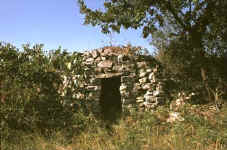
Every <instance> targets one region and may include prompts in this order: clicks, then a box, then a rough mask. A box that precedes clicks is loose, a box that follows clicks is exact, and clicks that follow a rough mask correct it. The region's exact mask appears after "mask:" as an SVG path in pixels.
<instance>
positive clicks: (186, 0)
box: [78, 0, 227, 95]
mask: <svg viewBox="0 0 227 150" xmlns="http://www.w3.org/2000/svg"><path fill="white" fill-rule="evenodd" d="M78 4H79V6H80V12H81V13H82V14H84V15H85V21H84V24H91V25H93V26H100V27H101V29H102V32H103V33H110V32H120V31H121V29H122V27H123V28H125V29H129V28H133V29H138V28H141V29H142V34H143V37H144V38H149V37H151V38H152V41H151V44H153V45H154V46H155V47H156V48H157V49H158V55H160V51H162V54H163V57H162V59H164V60H162V62H164V64H166V66H167V68H169V69H170V71H172V72H174V73H175V74H176V73H177V74H178V75H180V77H181V79H182V81H185V80H187V83H190V86H191V87H195V86H194V85H195V84H197V85H198V83H199V84H202V85H203V86H202V87H205V88H206V89H207V91H208V93H210V92H209V91H210V90H209V89H212V91H213V90H214V89H215V88H217V84H213V83H218V82H217V81H218V80H221V82H222V81H223V79H224V78H225V79H226V77H225V76H226V75H227V73H226V72H225V71H224V70H225V69H224V68H225V64H226V63H227V38H226V37H227V28H226V27H227V15H226V14H227V9H226V8H227V1H226V0H139V1H138V0H106V1H105V2H104V3H103V6H104V8H103V9H96V10H92V9H90V8H88V7H87V5H86V3H85V2H84V0H78ZM159 58H161V57H159ZM208 79H209V82H208ZM192 81H196V82H192ZM210 81H212V84H211V83H210ZM184 83H185V82H184ZM192 83H194V84H192ZM210 87H212V88H210ZM209 95H210V94H209Z"/></svg>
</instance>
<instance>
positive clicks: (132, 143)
mask: <svg viewBox="0 0 227 150" xmlns="http://www.w3.org/2000/svg"><path fill="white" fill-rule="evenodd" d="M164 60H167V59H164ZM81 61H82V58H81V54H80V53H71V54H70V53H68V52H66V51H62V50H61V49H57V50H55V51H52V52H48V53H47V52H44V50H43V47H42V45H35V46H33V47H30V46H29V45H24V47H23V50H18V49H17V48H15V47H13V46H12V45H10V44H4V43H1V44H0V87H1V88H0V99H1V101H0V104H1V105H0V106H1V111H0V117H1V128H0V130H1V131H0V133H1V134H0V136H1V150H10V149H13V150H30V149H33V150H36V149H37V150H40V149H41V150H42V149H43V150H66V149H67V150H68V149H69V150H70V149H72V150H74V149H75V150H77V149H83V150H86V149H87V150H88V149H103V150H104V149H105V150H106V149H110V150H112V149H113V150H115V149H119V150H124V149H126V150H127V149H133V150H139V149H154V150H157V149H158V150H169V149H174V150H177V149H179V150H181V149H186V150H187V149H188V150H189V149H190V150H191V149H195V150H209V149H210V150H213V149H216V150H225V149H227V134H226V133H227V120H226V119H227V118H226V115H227V106H226V105H223V107H222V109H220V110H219V111H217V110H215V111H214V110H212V109H210V107H208V105H204V104H203V105H199V101H200V100H201V97H196V98H195V101H194V104H192V103H191V102H186V105H184V106H183V107H181V108H180V109H179V110H178V112H180V113H181V115H182V117H183V118H184V121H182V122H179V121H177V122H173V123H169V122H167V119H168V117H169V112H171V111H173V110H172V109H170V107H169V104H166V105H164V106H161V107H159V108H158V109H157V110H155V111H154V112H142V111H139V110H128V111H127V112H126V111H124V112H123V114H122V117H121V118H120V119H119V120H118V121H117V123H115V124H109V123H108V122H105V121H103V120H100V119H99V118H97V117H94V115H93V114H92V113H91V112H92V111H91V110H90V108H89V105H87V102H86V101H83V100H79V99H77V98H76V96H75V93H78V92H83V91H80V88H79V83H80V80H81V81H82V80H86V76H84V74H85V72H84V70H83V68H81V65H80V64H81ZM78 75H80V78H77V80H75V79H74V78H73V77H74V76H78ZM169 75H171V76H170V77H176V75H175V74H169ZM65 78H67V82H65V81H66V80H65ZM173 81H177V80H173ZM65 84H67V86H66V85H65ZM175 84H179V83H178V82H175ZM65 87H69V88H65ZM171 88H173V87H171ZM180 90H183V91H184V92H185V91H186V92H187V91H188V89H187V88H185V89H183V88H181V89H180ZM180 90H176V92H175V93H174V92H173V94H172V96H173V97H174V96H175V98H177V95H176V93H177V91H180ZM189 92H191V90H189ZM198 92H200V91H198ZM195 104H196V105H195ZM211 105H212V104H211Z"/></svg>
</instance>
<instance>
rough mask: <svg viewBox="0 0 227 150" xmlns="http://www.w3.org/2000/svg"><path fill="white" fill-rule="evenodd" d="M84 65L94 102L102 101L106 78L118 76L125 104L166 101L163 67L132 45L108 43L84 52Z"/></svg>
mask: <svg viewBox="0 0 227 150" xmlns="http://www.w3.org/2000/svg"><path fill="white" fill-rule="evenodd" d="M82 65H83V66H84V69H85V70H86V71H87V76H88V80H87V81H85V82H86V83H85V85H86V86H85V87H84V90H88V91H89V92H87V94H88V95H87V96H86V97H87V98H88V99H90V100H93V101H94V102H97V103H98V101H99V98H100V91H101V80H102V78H111V77H114V76H120V77H121V86H120V93H121V100H122V104H123V106H124V107H131V106H133V105H134V106H138V107H140V108H141V107H143V108H149V109H152V108H155V107H157V106H158V105H159V104H162V103H163V102H164V98H165V90H164V84H163V77H162V76H161V67H160V65H159V64H158V62H157V61H156V60H155V59H154V58H153V57H152V56H145V55H140V54H139V53H135V52H132V51H130V49H129V48H128V47H125V48H116V47H106V48H102V49H97V50H93V51H90V52H85V53H83V64H82ZM78 95H79V94H78ZM78 97H79V96H78Z"/></svg>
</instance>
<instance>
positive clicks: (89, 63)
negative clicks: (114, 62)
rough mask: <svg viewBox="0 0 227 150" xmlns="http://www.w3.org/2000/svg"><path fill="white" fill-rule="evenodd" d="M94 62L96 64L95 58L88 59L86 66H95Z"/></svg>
mask: <svg viewBox="0 0 227 150" xmlns="http://www.w3.org/2000/svg"><path fill="white" fill-rule="evenodd" d="M93 62H94V58H88V59H86V62H85V64H86V65H91V64H93Z"/></svg>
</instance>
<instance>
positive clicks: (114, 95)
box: [100, 76, 122, 121]
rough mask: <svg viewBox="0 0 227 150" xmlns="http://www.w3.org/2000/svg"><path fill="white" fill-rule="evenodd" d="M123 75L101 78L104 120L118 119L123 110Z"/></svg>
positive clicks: (101, 103) (101, 102)
mask: <svg viewBox="0 0 227 150" xmlns="http://www.w3.org/2000/svg"><path fill="white" fill-rule="evenodd" d="M120 85H121V77H120V76H115V77H111V78H102V79H101V93H100V106H101V113H102V116H103V119H104V120H108V121H116V120H117V119H118V118H119V117H120V115H121V112H122V102H121V94H120Z"/></svg>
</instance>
